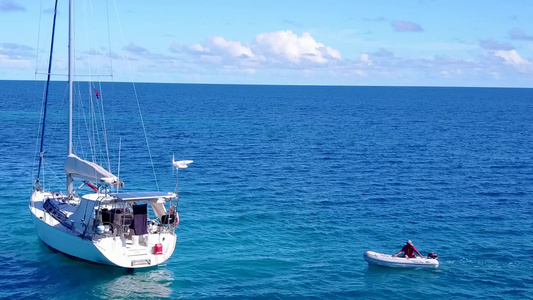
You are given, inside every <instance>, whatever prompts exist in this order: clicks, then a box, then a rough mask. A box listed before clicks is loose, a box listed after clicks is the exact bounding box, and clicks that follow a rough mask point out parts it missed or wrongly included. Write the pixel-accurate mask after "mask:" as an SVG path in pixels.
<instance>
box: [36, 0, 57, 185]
mask: <svg viewBox="0 0 533 300" xmlns="http://www.w3.org/2000/svg"><path fill="white" fill-rule="evenodd" d="M57 2H58V0H56V1H55V7H54V24H53V25H52V41H51V42H50V61H49V63H48V78H47V80H46V92H45V93H46V96H45V100H44V112H43V126H42V130H41V146H40V151H39V153H40V155H39V167H38V169H37V178H39V176H40V173H41V164H42V160H43V158H42V157H43V147H44V130H45V125H46V122H45V121H46V106H47V102H48V88H49V86H50V70H51V69H52V55H53V53H54V35H55V28H56V17H57Z"/></svg>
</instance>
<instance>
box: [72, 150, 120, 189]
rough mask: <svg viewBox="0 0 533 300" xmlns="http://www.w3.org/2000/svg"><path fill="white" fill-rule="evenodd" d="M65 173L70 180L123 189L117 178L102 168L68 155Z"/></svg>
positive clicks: (73, 155)
mask: <svg viewBox="0 0 533 300" xmlns="http://www.w3.org/2000/svg"><path fill="white" fill-rule="evenodd" d="M65 172H66V173H67V175H69V176H71V177H72V178H75V179H79V180H86V181H92V182H102V183H106V184H109V185H113V186H115V187H120V188H122V187H124V183H123V182H122V181H120V180H119V179H118V177H117V176H115V175H113V174H112V173H111V172H109V171H107V170H106V169H104V168H103V167H102V166H100V165H98V164H96V163H93V162H90V161H86V160H84V159H81V158H79V157H77V156H76V155H75V154H70V155H69V156H67V159H66V160H65Z"/></svg>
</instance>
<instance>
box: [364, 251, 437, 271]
mask: <svg viewBox="0 0 533 300" xmlns="http://www.w3.org/2000/svg"><path fill="white" fill-rule="evenodd" d="M363 257H364V258H365V260H366V261H367V262H368V264H369V265H376V266H382V267H390V268H433V269H434V268H438V267H439V261H438V260H437V259H432V258H420V257H417V258H404V257H394V256H392V255H390V254H384V253H379V252H374V251H366V252H365V254H364V255H363Z"/></svg>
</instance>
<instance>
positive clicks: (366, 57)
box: [359, 53, 372, 66]
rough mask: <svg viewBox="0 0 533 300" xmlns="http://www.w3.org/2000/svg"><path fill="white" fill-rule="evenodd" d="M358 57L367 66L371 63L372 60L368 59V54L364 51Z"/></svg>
mask: <svg viewBox="0 0 533 300" xmlns="http://www.w3.org/2000/svg"><path fill="white" fill-rule="evenodd" d="M359 58H360V59H361V61H362V62H363V63H364V64H366V65H368V66H371V65H372V60H370V56H369V55H368V54H366V53H363V54H361V55H360V56H359Z"/></svg>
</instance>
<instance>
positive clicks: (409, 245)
mask: <svg viewBox="0 0 533 300" xmlns="http://www.w3.org/2000/svg"><path fill="white" fill-rule="evenodd" d="M402 252H403V257H405V258H416V255H415V252H416V253H417V254H418V255H420V258H424V256H422V254H420V252H418V250H416V248H415V246H414V245H413V242H411V240H408V241H407V242H406V243H405V246H403V248H402V250H400V251H398V253H396V254H394V255H393V257H398V255H400V253H402Z"/></svg>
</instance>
